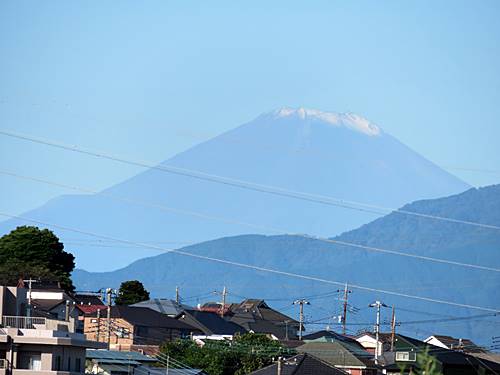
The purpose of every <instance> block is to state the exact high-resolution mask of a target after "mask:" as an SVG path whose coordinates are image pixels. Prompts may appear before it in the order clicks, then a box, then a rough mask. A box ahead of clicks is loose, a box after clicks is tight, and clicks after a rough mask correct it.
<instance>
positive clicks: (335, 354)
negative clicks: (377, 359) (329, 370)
mask: <svg viewBox="0 0 500 375" xmlns="http://www.w3.org/2000/svg"><path fill="white" fill-rule="evenodd" d="M296 350H297V352H299V353H308V354H312V355H314V356H316V357H318V358H320V359H321V360H323V361H325V362H326V363H329V364H331V365H333V366H348V367H351V366H352V367H362V368H375V364H374V363H373V361H372V355H371V354H370V353H368V352H367V351H365V350H363V349H360V348H359V347H357V346H356V345H353V344H351V343H346V342H339V341H333V342H315V341H310V342H307V343H305V344H304V345H302V346H299V347H298V348H296Z"/></svg>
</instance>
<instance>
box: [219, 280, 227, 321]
mask: <svg viewBox="0 0 500 375" xmlns="http://www.w3.org/2000/svg"><path fill="white" fill-rule="evenodd" d="M226 295H227V289H226V287H224V289H222V305H221V310H220V316H222V317H224V311H225V309H226Z"/></svg>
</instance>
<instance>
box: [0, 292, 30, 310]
mask: <svg viewBox="0 0 500 375" xmlns="http://www.w3.org/2000/svg"><path fill="white" fill-rule="evenodd" d="M26 305H27V299H26V289H24V288H17V287H15V286H13V287H11V286H0V318H1V317H2V316H4V315H25V313H26Z"/></svg>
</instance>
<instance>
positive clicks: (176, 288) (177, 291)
mask: <svg viewBox="0 0 500 375" xmlns="http://www.w3.org/2000/svg"><path fill="white" fill-rule="evenodd" d="M179 301H180V298H179V287H178V286H176V287H175V303H177V304H179Z"/></svg>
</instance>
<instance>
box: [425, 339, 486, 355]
mask: <svg viewBox="0 0 500 375" xmlns="http://www.w3.org/2000/svg"><path fill="white" fill-rule="evenodd" d="M424 342H425V343H427V344H430V345H434V346H439V347H440V348H445V349H452V350H459V351H463V352H465V353H484V352H486V351H485V350H484V349H483V348H481V347H479V346H477V345H476V344H474V343H473V342H472V341H471V340H469V339H462V338H460V339H456V338H454V337H451V336H444V335H434V336H430V337H428V338H426V339H425V340H424Z"/></svg>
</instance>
